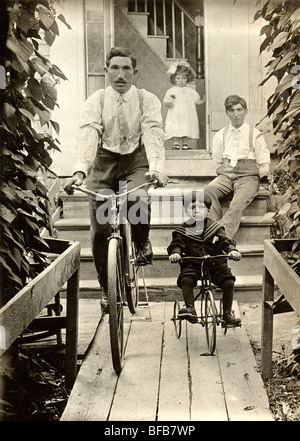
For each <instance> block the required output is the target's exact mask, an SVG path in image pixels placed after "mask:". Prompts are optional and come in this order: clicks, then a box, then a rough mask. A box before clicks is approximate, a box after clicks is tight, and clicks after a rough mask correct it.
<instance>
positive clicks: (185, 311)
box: [178, 305, 198, 323]
mask: <svg viewBox="0 0 300 441" xmlns="http://www.w3.org/2000/svg"><path fill="white" fill-rule="evenodd" d="M178 318H179V319H180V320H188V321H189V322H190V323H197V320H198V317H197V313H196V310H195V308H193V307H192V306H189V305H187V306H184V307H183V308H180V310H179V312H178Z"/></svg>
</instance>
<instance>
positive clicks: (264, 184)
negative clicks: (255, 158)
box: [259, 176, 270, 190]
mask: <svg viewBox="0 0 300 441" xmlns="http://www.w3.org/2000/svg"><path fill="white" fill-rule="evenodd" d="M259 186H260V187H262V188H264V189H265V190H269V189H270V181H269V178H268V176H262V177H261V178H260V182H259Z"/></svg>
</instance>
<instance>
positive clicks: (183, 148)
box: [182, 144, 192, 150]
mask: <svg viewBox="0 0 300 441" xmlns="http://www.w3.org/2000/svg"><path fill="white" fill-rule="evenodd" d="M182 150H192V147H189V146H188V145H187V144H182Z"/></svg>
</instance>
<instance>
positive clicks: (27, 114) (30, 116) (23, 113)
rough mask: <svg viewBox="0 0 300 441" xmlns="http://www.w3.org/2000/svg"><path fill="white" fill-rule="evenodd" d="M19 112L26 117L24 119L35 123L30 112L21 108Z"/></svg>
mask: <svg viewBox="0 0 300 441" xmlns="http://www.w3.org/2000/svg"><path fill="white" fill-rule="evenodd" d="M19 110H20V112H21V113H22V115H24V116H26V118H28V119H30V120H31V121H32V122H35V121H34V117H33V115H32V114H31V113H30V112H28V110H26V109H21V108H20V109H19Z"/></svg>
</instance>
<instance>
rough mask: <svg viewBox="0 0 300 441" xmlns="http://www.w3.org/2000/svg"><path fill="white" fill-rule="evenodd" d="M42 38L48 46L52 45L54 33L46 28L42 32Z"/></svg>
mask: <svg viewBox="0 0 300 441" xmlns="http://www.w3.org/2000/svg"><path fill="white" fill-rule="evenodd" d="M44 39H45V42H46V43H47V44H48V46H52V44H53V43H54V41H55V34H54V33H53V32H52V31H50V29H46V30H45V32H44Z"/></svg>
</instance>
